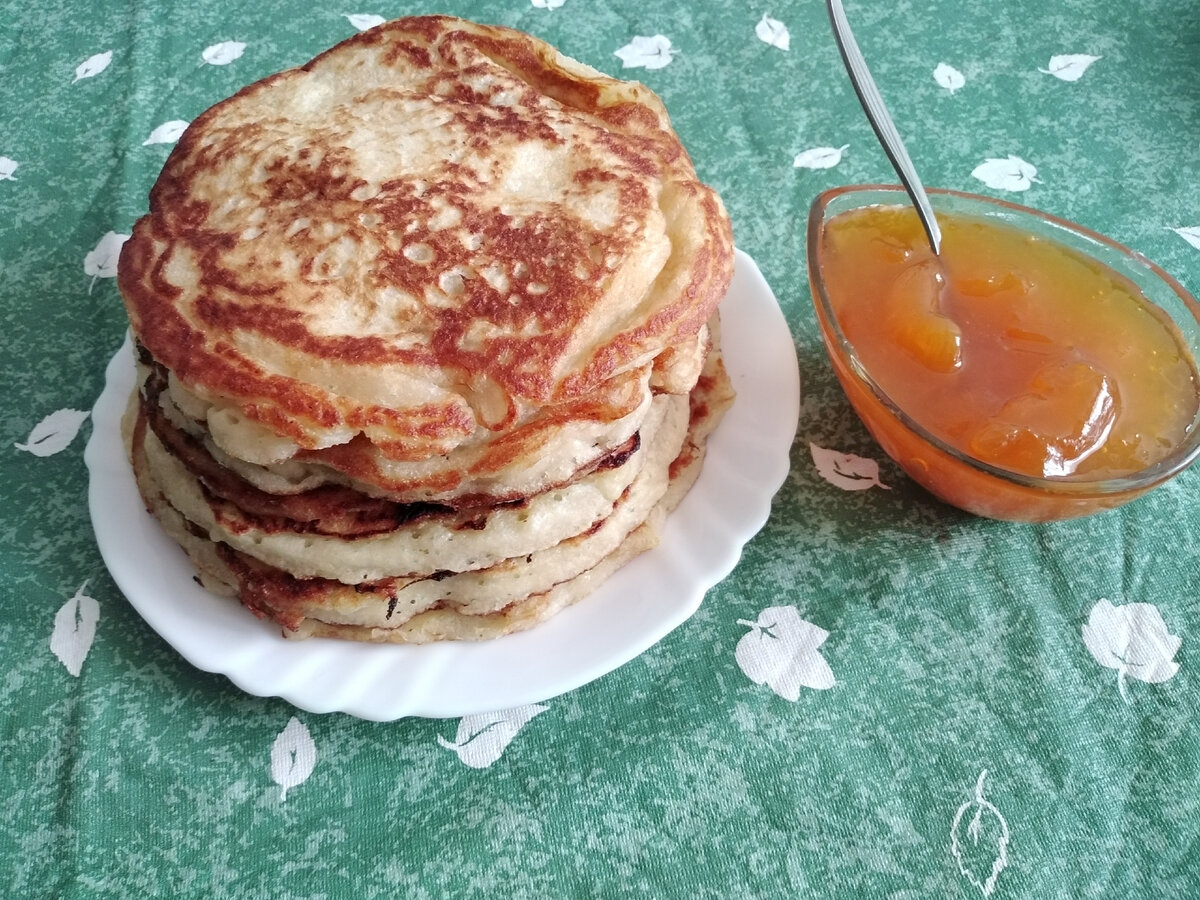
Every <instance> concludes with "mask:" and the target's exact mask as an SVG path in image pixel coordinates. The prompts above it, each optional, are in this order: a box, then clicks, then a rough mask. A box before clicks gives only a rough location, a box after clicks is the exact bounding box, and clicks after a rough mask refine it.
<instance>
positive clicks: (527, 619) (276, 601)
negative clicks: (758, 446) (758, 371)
mask: <svg viewBox="0 0 1200 900" xmlns="http://www.w3.org/2000/svg"><path fill="white" fill-rule="evenodd" d="M732 273H733V246H732V239H731V229H730V225H729V221H728V218H727V216H726V214H725V210H724V207H723V206H722V204H721V201H720V199H719V198H718V197H717V195H716V194H715V193H714V192H713V191H712V190H711V189H710V188H708V187H706V186H705V185H703V184H702V183H701V182H700V181H699V180H698V179H697V177H696V173H695V170H694V169H693V167H692V163H691V161H690V159H689V158H688V155H687V153H686V152H685V151H684V148H683V147H682V145H681V144H680V142H679V139H678V137H677V136H676V134H675V133H674V131H673V130H672V128H671V124H670V121H669V119H668V117H667V114H666V111H665V109H664V108H663V105H662V103H661V102H660V101H659V99H658V98H657V97H656V96H655V95H654V94H653V93H652V92H651V91H650V90H649V89H647V88H645V87H644V86H642V85H638V84H635V83H630V82H623V81H619V80H616V79H613V78H609V77H608V76H605V75H603V74H601V73H599V72H597V71H595V70H593V69H591V68H589V67H587V66H584V65H582V64H580V63H578V62H575V61H574V60H571V59H568V58H567V57H564V56H562V55H561V54H559V53H558V52H557V51H556V50H554V49H553V48H552V47H550V46H549V45H547V44H545V43H543V42H542V41H539V40H537V39H536V38H533V37H531V36H529V35H526V34H522V33H520V32H517V31H513V30H511V29H506V28H500V27H493V26H485V25H477V24H473V23H470V22H465V21H463V20H460V19H453V18H449V17H445V16H423V17H413V18H407V19H398V20H396V21H394V22H389V23H385V24H384V25H381V26H379V27H376V28H373V29H370V30H369V31H366V32H363V33H361V34H359V35H357V36H355V37H353V38H351V39H350V40H348V41H345V42H343V43H341V44H339V45H337V46H336V47H334V48H332V49H331V50H329V51H327V52H325V53H322V54H321V55H320V56H318V57H317V58H316V59H314V60H312V61H311V62H309V63H308V64H307V65H304V66H302V67H300V68H297V69H292V70H289V71H286V72H281V73H279V74H277V75H274V76H271V77H269V78H266V79H263V80H262V81H260V82H257V83H256V84H252V85H250V86H249V87H247V88H245V89H243V90H241V91H239V92H238V93H237V94H235V95H234V96H233V97H230V98H229V99H228V100H225V101H223V102H221V103H218V104H217V105H216V106H214V107H212V108H211V109H210V110H208V111H207V112H205V113H204V114H202V115H201V116H199V117H197V118H196V119H195V120H194V121H193V122H192V124H191V125H190V126H189V127H188V129H187V131H186V132H185V133H184V135H183V137H182V138H181V139H180V141H179V143H178V144H177V146H176V147H175V149H174V150H173V152H172V153H171V155H170V157H169V158H168V160H167V162H166V165H165V166H164V168H163V171H162V173H161V175H160V176H159V178H158V180H157V182H156V183H155V185H154V188H153V190H152V191H151V195H150V209H149V213H148V214H147V215H146V216H144V217H142V218H141V219H140V220H139V221H138V222H137V223H136V225H135V226H134V228H133V234H132V236H131V238H130V239H129V240H128V241H127V242H126V243H125V245H124V248H123V250H122V255H121V259H120V265H119V270H118V284H119V287H120V289H121V293H122V296H123V297H124V300H125V304H126V308H127V310H128V312H129V318H130V323H131V327H132V331H133V334H134V337H135V339H136V347H137V366H138V371H139V379H138V387H137V389H136V390H135V395H134V398H132V400H133V402H132V405H131V413H130V415H129V416H128V417H127V426H128V434H127V441H128V448H129V451H130V455H131V461H132V464H133V468H134V472H135V476H136V480H137V483H138V487H139V490H140V491H141V492H142V496H143V498H144V500H145V502H146V506H147V509H148V510H149V511H150V512H151V513H152V514H153V515H155V516H156V517H157V518H158V519H159V520H160V521H161V522H162V524H163V527H164V528H165V530H166V531H167V533H168V534H169V535H170V536H171V537H172V538H174V539H175V540H176V541H177V542H178V543H179V544H180V545H181V546H182V547H183V548H184V550H185V551H186V552H187V553H188V555H189V556H190V557H191V559H192V561H193V563H194V564H195V566H196V568H197V570H198V572H199V574H200V578H201V580H202V582H203V583H204V584H205V585H206V586H207V587H209V588H210V589H212V590H214V591H217V592H219V593H228V594H233V595H236V596H238V597H239V599H240V600H241V602H242V603H243V604H244V605H246V606H247V607H248V608H250V609H251V610H252V611H253V612H255V613H256V614H257V615H260V616H264V617H267V618H269V619H271V620H273V621H275V622H277V623H278V624H279V625H280V626H281V627H282V628H283V629H284V631H285V633H286V634H287V635H288V636H292V637H304V636H309V635H326V636H335V637H346V638H351V639H355V640H372V641H396V642H421V641H428V640H440V639H451V638H462V639H482V638H485V637H492V636H496V635H499V634H505V633H508V632H510V631H513V630H519V629H521V628H526V627H529V626H530V625H532V624H534V623H536V622H538V621H541V620H543V619H544V618H546V617H547V616H549V615H552V614H553V613H554V612H556V611H557V610H559V609H561V608H563V607H564V606H565V605H567V604H569V603H572V602H574V601H575V600H577V599H579V598H580V597H582V596H583V595H584V594H586V593H587V592H589V591H591V590H592V589H594V587H595V586H597V585H598V584H600V583H601V582H602V581H603V580H604V578H606V577H608V575H609V574H611V572H612V571H615V569H616V568H619V567H620V566H621V565H623V564H624V562H626V561H627V560H629V559H631V558H632V557H634V556H636V555H637V554H638V553H640V552H642V551H643V550H645V549H646V548H648V547H650V546H652V545H653V544H654V543H655V542H656V541H657V535H658V532H659V529H660V527H661V525H662V521H663V519H664V518H665V516H666V515H667V513H668V511H669V510H670V509H672V508H673V507H674V505H675V504H676V503H678V502H679V500H680V499H681V497H682V496H683V494H684V493H685V492H686V490H687V489H688V487H689V486H690V484H691V483H692V481H693V480H694V479H695V477H696V475H697V474H698V471H699V467H700V464H701V461H702V459H703V455H704V446H705V442H706V441H707V437H708V434H709V432H710V431H711V430H712V428H713V427H715V424H716V422H717V421H718V420H719V419H720V416H721V414H722V413H723V411H724V409H725V408H726V407H727V406H728V404H729V403H730V402H731V401H732V396H733V394H732V389H731V388H730V384H729V379H728V377H727V376H726V374H725V371H724V368H723V365H722V363H721V356H720V339H719V334H718V332H719V328H718V320H717V314H716V309H717V304H718V302H719V300H720V299H721V297H722V296H723V294H724V292H725V290H726V289H727V287H728V284H729V282H730V279H731V277H732Z"/></svg>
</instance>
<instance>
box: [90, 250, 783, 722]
mask: <svg viewBox="0 0 1200 900" xmlns="http://www.w3.org/2000/svg"><path fill="white" fill-rule="evenodd" d="M722 311H723V313H724V314H725V323H724V328H723V339H722V345H723V347H724V350H725V356H726V365H727V366H728V368H729V374H730V378H731V380H732V381H733V384H734V386H735V388H736V390H737V392H738V400H737V402H736V403H735V404H734V405H733V406H732V407H731V408H730V409H729V411H728V413H727V415H726V417H725V419H724V420H723V422H722V424H721V427H720V428H718V429H717V430H716V432H715V433H714V434H713V435H712V437H711V439H710V440H709V443H708V449H707V456H706V459H705V463H704V467H703V470H702V471H701V473H700V477H699V478H698V479H697V481H696V484H695V486H694V487H693V488H692V490H691V491H689V493H688V494H687V496H686V497H684V499H683V501H682V502H681V504H680V506H679V507H678V509H677V511H676V513H674V514H672V515H671V516H669V517H668V519H667V521H666V523H665V525H664V528H663V538H662V541H661V543H660V544H659V545H658V546H657V547H655V548H653V549H651V550H649V551H647V552H646V553H644V554H642V555H641V556H639V557H637V558H636V559H634V560H632V561H631V562H629V563H628V564H627V565H625V566H623V567H622V568H621V569H619V570H618V571H617V572H616V573H615V574H614V575H613V576H612V577H611V578H610V579H608V580H607V581H606V582H605V583H604V584H603V585H601V586H600V587H599V588H597V590H596V591H595V592H594V593H593V594H591V595H589V596H588V597H587V598H585V599H584V600H583V601H581V602H579V603H577V604H575V605H573V606H571V607H569V608H567V609H565V610H563V611H562V612H561V613H559V614H558V615H556V616H554V617H552V618H551V619H550V620H548V621H546V622H543V623H542V624H540V625H539V626H538V627H537V628H533V629H530V630H528V631H524V632H521V633H517V634H512V635H509V636H507V637H503V638H499V639H497V640H494V641H441V642H434V643H428V644H407V645H395V644H372V643H366V642H360V641H340V640H320V639H317V640H308V641H285V640H280V639H279V629H278V627H277V626H275V625H274V623H270V622H265V621H262V620H257V619H254V618H253V617H248V616H247V614H246V612H245V610H244V609H243V608H241V606H240V605H238V604H236V603H233V602H230V601H229V600H228V599H227V598H224V597H219V596H216V595H214V594H212V593H211V592H209V591H207V590H205V589H204V588H202V587H201V586H200V585H199V584H198V583H197V582H196V579H195V577H194V576H195V569H194V567H193V566H192V565H191V563H190V561H189V560H188V558H187V557H186V556H185V555H184V553H183V552H182V551H181V550H180V548H179V546H178V545H177V544H176V543H175V542H174V541H173V540H171V539H170V538H169V537H168V536H167V535H166V533H165V531H164V530H163V529H162V528H161V527H160V525H159V523H158V522H157V520H155V519H154V518H153V517H151V516H148V515H146V514H145V512H144V508H143V502H142V499H141V497H140V496H139V494H138V491H137V487H136V484H135V482H134V478H133V471H132V469H131V467H130V466H129V462H128V460H127V458H126V454H125V452H124V449H123V446H122V441H121V435H120V428H119V424H120V419H121V416H122V413H123V411H124V410H125V408H126V405H127V400H128V397H129V393H130V391H131V390H132V388H133V387H134V384H135V374H134V359H133V354H132V352H131V350H130V347H129V344H128V343H126V345H125V346H124V347H123V348H121V350H119V351H118V352H117V353H116V354H115V356H114V357H113V358H112V360H111V361H110V363H109V365H108V369H107V373H106V380H105V387H104V391H103V392H102V394H101V396H100V397H99V398H98V399H97V401H96V405H95V407H94V409H93V411H92V421H93V422H94V428H93V432H92V435H91V437H90V439H89V441H88V444H87V449H86V452H85V460H86V462H87V467H88V473H89V483H88V484H89V486H88V505H89V509H90V512H91V517H92V522H93V525H94V528H95V533H96V540H97V544H98V546H99V549H100V551H101V553H102V555H103V558H104V561H105V564H106V565H107V567H108V570H109V572H110V573H111V575H112V578H113V579H114V580H115V582H116V584H117V585H118V587H119V588H120V590H121V591H122V593H123V594H124V595H125V596H126V597H127V598H128V600H129V603H130V605H131V607H132V609H133V611H134V612H136V613H137V615H138V616H139V617H140V619H141V620H143V621H145V622H146V623H147V624H148V625H149V627H150V628H151V629H152V630H153V631H154V632H156V633H157V635H158V636H161V638H162V639H163V640H164V641H165V642H166V644H167V645H169V646H170V648H171V649H172V650H174V651H175V652H177V653H179V654H180V655H181V656H182V657H183V658H184V659H185V660H186V661H187V662H188V663H190V664H191V665H193V666H195V667H196V668H198V669H200V670H202V671H204V672H212V673H217V674H220V675H221V676H223V677H225V678H228V679H229V680H230V681H231V682H232V683H233V684H234V685H235V686H236V687H237V688H239V689H240V690H244V691H246V692H248V693H250V694H253V695H256V696H264V697H280V698H283V699H284V700H286V701H288V702H289V703H291V704H293V705H295V706H296V707H298V708H300V709H304V710H308V711H310V712H314V713H327V712H333V711H339V712H344V713H348V714H350V715H354V716H358V717H361V718H365V719H370V720H375V721H390V720H394V719H397V718H400V717H403V716H433V717H443V716H461V715H468V714H471V713H482V712H487V711H491V710H499V709H507V708H509V707H513V706H519V705H521V704H524V703H533V702H542V701H546V700H548V699H549V698H552V697H554V696H556V695H558V694H561V693H563V692H564V691H568V690H572V689H574V688H578V687H580V686H582V685H585V684H587V683H588V682H591V681H593V680H594V679H596V678H599V677H601V676H603V675H605V674H606V673H609V672H611V671H612V670H613V669H615V668H617V667H619V666H621V665H623V664H624V663H627V662H628V661H629V660H632V659H633V658H634V657H636V656H638V655H639V654H641V653H642V652H643V651H645V650H646V649H647V648H649V647H651V646H652V645H653V644H655V643H657V642H658V641H659V640H661V639H662V638H663V637H664V636H665V635H667V634H668V633H669V632H671V631H672V630H673V629H675V628H676V627H678V626H679V625H681V623H683V622H685V621H686V620H687V619H688V618H689V617H690V616H691V615H692V614H693V613H694V612H695V611H696V609H697V607H698V606H699V604H700V601H701V599H702V597H703V596H704V595H705V592H706V591H707V590H708V589H709V588H710V587H712V586H713V585H714V584H716V583H717V582H718V581H720V580H721V579H722V578H724V577H725V576H726V575H727V574H728V573H729V572H730V570H731V569H732V568H733V566H734V565H735V563H736V562H737V560H738V558H739V554H740V552H741V548H742V545H743V543H744V542H745V541H746V540H748V539H749V538H750V537H751V536H752V535H753V534H754V533H755V532H757V531H758V529H759V528H760V527H762V525H763V523H764V522H765V521H766V520H767V517H768V514H769V512H770V509H771V498H772V496H773V494H774V493H775V491H776V490H777V489H778V488H779V486H780V485H781V484H782V483H783V482H784V480H785V478H786V476H787V472H788V470H789V466H790V455H791V450H790V448H791V446H792V441H793V437H794V435H795V429H796V423H797V420H798V416H799V403H800V393H799V377H798V371H797V365H796V353H795V347H794V345H793V343H792V339H791V335H790V332H789V330H788V326H787V323H786V321H785V320H784V318H783V315H782V313H781V312H780V309H779V306H778V304H777V303H776V301H775V299H774V297H773V296H772V293H771V290H770V287H769V286H768V285H767V283H766V281H765V280H764V279H763V277H762V275H761V274H760V273H759V271H758V269H757V267H756V266H755V264H754V261H753V260H752V259H750V258H749V257H748V256H746V255H745V254H743V253H739V254H738V264H737V271H736V273H735V276H734V281H733V283H732V285H731V287H730V291H729V294H728V296H727V297H726V299H725V301H724V302H723V303H722ZM112 612H113V614H114V615H118V613H117V611H116V610H113V611H112ZM714 616H716V617H717V618H718V619H719V618H720V616H721V613H720V612H719V611H716V612H714ZM120 621H122V622H126V623H127V624H126V627H134V626H133V624H132V621H131V620H126V619H121V620H120ZM330 673H336V677H330ZM172 677H177V678H180V679H181V683H186V684H189V685H194V684H196V682H193V681H191V680H190V679H189V678H188V676H187V675H186V673H185V672H182V671H180V672H178V673H176V674H175V675H173V676H172ZM207 684H215V683H211V682H208V683H207ZM618 688H619V684H618ZM205 689H207V688H205Z"/></svg>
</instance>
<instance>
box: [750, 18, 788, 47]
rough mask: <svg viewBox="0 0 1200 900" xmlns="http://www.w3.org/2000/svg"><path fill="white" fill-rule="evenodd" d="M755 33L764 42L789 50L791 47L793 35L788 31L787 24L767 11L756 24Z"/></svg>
mask: <svg viewBox="0 0 1200 900" xmlns="http://www.w3.org/2000/svg"><path fill="white" fill-rule="evenodd" d="M754 33H755V34H756V35H758V39H759V40H760V41H762V42H763V43H764V44H770V45H771V46H772V47H778V48H779V49H780V50H787V49H788V48H789V47H791V44H792V36H791V34H789V33H788V30H787V26H786V25H784V24H783V23H782V22H780V21H779V20H778V19H772V18H771V17H770V16H768V15H767V14H766V13H763V17H762V18H761V19H759V20H758V24H757V25H755V26H754Z"/></svg>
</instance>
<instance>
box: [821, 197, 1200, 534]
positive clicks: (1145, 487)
mask: <svg viewBox="0 0 1200 900" xmlns="http://www.w3.org/2000/svg"><path fill="white" fill-rule="evenodd" d="M929 196H930V200H931V202H932V203H933V207H934V209H935V210H937V211H938V212H940V213H946V214H957V215H959V216H962V217H970V218H974V219H985V220H988V221H989V222H991V223H995V224H1004V225H1007V226H1010V227H1012V228H1016V229H1019V230H1020V231H1022V232H1025V233H1026V234H1027V235H1032V236H1034V237H1035V238H1038V239H1042V240H1046V241H1053V242H1057V243H1058V244H1060V245H1065V246H1066V247H1068V248H1070V249H1072V250H1074V251H1075V252H1077V253H1080V254H1083V255H1085V256H1087V257H1090V258H1091V259H1092V260H1095V261H1098V262H1100V263H1101V264H1103V265H1104V266H1106V267H1108V268H1109V269H1110V270H1113V271H1115V272H1116V273H1118V275H1120V276H1124V278H1126V279H1128V280H1129V281H1130V282H1132V283H1133V285H1134V286H1135V287H1136V288H1137V289H1138V290H1140V292H1141V293H1142V294H1143V295H1144V297H1145V298H1146V299H1148V300H1149V301H1150V302H1151V303H1152V304H1154V305H1155V306H1156V307H1158V309H1159V310H1161V312H1162V313H1164V314H1165V316H1166V318H1167V319H1169V323H1168V324H1167V327H1168V329H1169V330H1173V331H1174V332H1175V338H1176V340H1177V341H1178V342H1179V343H1180V344H1181V345H1182V347H1185V348H1187V350H1188V351H1190V355H1191V360H1190V363H1191V369H1192V375H1193V377H1192V379H1191V380H1192V383H1193V384H1196V385H1198V386H1200V378H1197V377H1195V372H1196V367H1195V362H1194V360H1195V359H1196V358H1197V357H1198V356H1200V303H1197V301H1196V299H1195V298H1193V297H1192V296H1191V295H1190V294H1189V293H1188V292H1187V291H1185V290H1184V289H1183V287H1182V286H1181V285H1179V283H1178V282H1176V281H1175V280H1174V279H1173V278H1171V276H1169V275H1168V274H1167V273H1166V272H1164V271H1163V270H1162V269H1161V268H1159V267H1158V266H1156V265H1155V264H1154V263H1152V262H1150V261H1149V260H1148V259H1146V258H1145V257H1143V256H1141V255H1140V254H1138V253H1135V252H1133V251H1132V250H1129V249H1127V248H1126V247H1123V246H1121V245H1120V244H1118V243H1116V242H1114V241H1112V240H1110V239H1108V238H1106V237H1104V236H1103V235H1100V234H1097V233H1095V232H1093V231H1090V230H1088V229H1086V228H1083V227H1081V226H1079V225H1075V224H1073V223H1071V222H1068V221H1065V220H1063V219H1059V218H1056V217H1054V216H1050V215H1047V214H1045V213H1042V212H1039V211H1037V210H1033V209H1029V208H1028V207H1022V206H1017V205H1015V204H1012V203H1007V202H1004V201H1002V200H995V199H991V198H988V197H983V196H980V195H976V194H966V193H960V192H956V191H946V190H931V191H929ZM876 206H911V204H910V203H909V200H908V197H907V195H906V194H905V192H904V189H903V188H902V187H899V186H889V185H863V186H852V187H841V188H834V189H831V190H828V191H825V192H824V193H822V194H820V195H819V196H818V197H817V198H816V200H815V201H814V202H813V205H812V209H811V211H810V214H809V219H808V272H809V281H810V284H811V287H812V295H813V303H814V306H815V307H816V313H817V320H818V323H819V325H820V329H821V336H822V338H823V340H824V343H825V348H826V350H827V351H828V353H829V358H830V361H831V362H832V364H833V369H834V372H835V373H836V374H837V377H838V380H839V381H840V382H841V385H842V388H843V389H844V391H845V393H846V396H847V398H848V399H849V401H850V403H851V405H852V406H853V407H854V409H855V411H856V412H857V413H858V415H859V417H860V418H861V419H862V421H863V423H864V424H865V425H866V426H867V429H868V430H869V431H870V432H871V434H872V436H873V437H874V438H875V440H876V441H877V442H878V443H879V445H880V446H881V447H882V448H883V450H884V452H886V453H887V455H888V456H890V457H891V458H892V459H893V460H895V462H896V463H897V464H898V465H899V466H900V467H901V468H902V469H903V470H904V471H905V472H906V473H907V474H908V475H909V476H910V477H911V478H912V479H913V480H914V481H916V482H917V483H918V484H920V485H922V486H923V487H924V488H926V489H927V490H929V491H930V492H931V493H933V494H934V495H935V496H937V497H939V498H940V499H942V500H944V501H945V502H947V503H950V504H952V505H953V506H956V507H958V508H960V509H963V510H966V511H967V512H970V513H974V514H976V515H980V516H986V517H988V518H993V519H1003V520H1009V521H1021V522H1047V521H1053V520H1058V519H1068V518H1075V517H1079V516H1086V515H1090V514H1092V513H1096V512H1100V511H1103V510H1107V509H1112V508H1115V507H1118V506H1121V505H1123V504H1125V503H1128V502H1129V501H1130V500H1133V499H1135V498H1136V497H1139V496H1141V495H1142V494H1144V493H1146V492H1147V491H1149V490H1150V489H1152V488H1154V487H1156V486H1158V485H1160V484H1162V483H1163V482H1165V481H1167V480H1168V479H1170V478H1172V477H1174V476H1175V475H1177V474H1179V473H1180V472H1181V471H1183V470H1184V469H1185V468H1186V467H1187V466H1188V465H1190V464H1191V463H1192V462H1193V461H1194V460H1195V459H1196V457H1197V455H1200V427H1197V426H1200V409H1198V410H1197V413H1196V416H1195V417H1194V419H1193V421H1192V422H1191V424H1190V426H1188V428H1187V430H1186V432H1185V433H1184V435H1183V437H1182V439H1181V440H1180V441H1179V442H1178V443H1176V444H1175V445H1174V446H1173V447H1172V448H1171V449H1170V450H1169V451H1168V452H1167V454H1166V455H1165V456H1164V457H1162V458H1161V459H1159V460H1158V461H1157V462H1155V463H1154V464H1152V465H1150V466H1149V467H1147V468H1143V469H1141V470H1139V471H1135V472H1132V473H1128V474H1121V475H1119V476H1117V477H1112V476H1097V477H1092V478H1089V477H1088V476H1087V475H1086V474H1084V473H1077V474H1068V475H1052V476H1045V475H1043V476H1035V475H1029V474H1025V473H1022V472H1018V471H1011V470H1009V469H1007V468H1003V467H1001V466H999V465H995V464H993V463H990V462H986V461H983V460H980V459H976V458H974V457H973V456H972V455H971V454H970V453H969V452H967V451H965V450H963V449H960V448H959V447H956V446H954V445H952V444H951V443H949V442H948V441H947V440H943V439H942V438H940V437H938V436H937V435H936V434H934V433H932V432H931V431H930V430H929V429H928V428H927V427H926V426H925V425H923V424H922V423H921V422H919V421H916V420H915V419H914V418H913V417H912V416H911V415H909V413H908V412H906V411H905V410H904V409H903V408H902V407H901V405H900V404H898V403H897V402H896V401H895V400H894V399H893V398H892V397H891V396H889V394H888V392H887V391H885V390H884V389H883V388H881V386H880V384H879V383H878V382H877V381H876V379H875V378H874V377H873V376H872V373H871V371H870V370H869V369H868V367H867V366H866V365H865V364H864V362H863V360H862V358H861V356H860V354H859V352H858V351H857V350H856V348H855V346H854V344H853V343H852V342H851V341H850V340H849V339H848V338H847V337H846V334H845V333H844V331H843V329H842V326H841V324H840V323H839V321H838V318H837V313H836V309H837V304H836V303H834V302H833V301H832V300H831V298H830V296H829V292H828V289H827V288H828V285H827V284H826V281H825V277H824V276H823V273H822V261H823V259H825V258H826V255H827V249H826V225H827V223H828V222H829V221H830V220H831V219H833V218H834V217H835V216H837V215H839V214H841V213H846V212H849V211H851V210H859V209H863V208H866V207H876ZM1184 355H1185V356H1186V354H1184ZM947 402H948V403H952V402H953V397H952V396H948V397H947ZM960 443H961V442H960Z"/></svg>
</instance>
